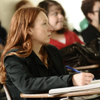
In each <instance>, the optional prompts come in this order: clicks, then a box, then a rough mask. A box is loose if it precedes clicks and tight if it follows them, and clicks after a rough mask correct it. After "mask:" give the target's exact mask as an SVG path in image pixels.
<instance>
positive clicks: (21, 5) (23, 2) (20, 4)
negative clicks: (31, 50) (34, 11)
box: [16, 0, 33, 10]
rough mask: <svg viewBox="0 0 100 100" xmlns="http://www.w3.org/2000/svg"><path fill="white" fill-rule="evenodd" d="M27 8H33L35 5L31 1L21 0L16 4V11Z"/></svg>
mask: <svg viewBox="0 0 100 100" xmlns="http://www.w3.org/2000/svg"><path fill="white" fill-rule="evenodd" d="M25 7H33V4H32V3H31V2H30V1H29V0H21V1H19V2H18V3H17V4H16V10H18V9H19V8H25Z"/></svg>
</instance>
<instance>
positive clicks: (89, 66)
mask: <svg viewBox="0 0 100 100" xmlns="http://www.w3.org/2000/svg"><path fill="white" fill-rule="evenodd" d="M98 67H99V65H98V64H94V65H86V66H79V67H73V68H75V69H77V70H89V69H93V68H98ZM67 70H68V71H71V70H70V69H67Z"/></svg>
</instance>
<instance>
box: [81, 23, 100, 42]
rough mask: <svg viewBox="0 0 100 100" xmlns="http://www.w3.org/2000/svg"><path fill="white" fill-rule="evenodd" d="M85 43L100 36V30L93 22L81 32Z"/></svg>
mask: <svg viewBox="0 0 100 100" xmlns="http://www.w3.org/2000/svg"><path fill="white" fill-rule="evenodd" d="M81 35H82V37H83V39H84V42H85V43H90V42H91V41H92V40H94V39H96V38H97V37H100V32H99V31H98V30H97V29H96V28H95V27H94V26H92V25H91V24H89V26H88V27H87V28H86V29H85V30H83V31H82V32H81Z"/></svg>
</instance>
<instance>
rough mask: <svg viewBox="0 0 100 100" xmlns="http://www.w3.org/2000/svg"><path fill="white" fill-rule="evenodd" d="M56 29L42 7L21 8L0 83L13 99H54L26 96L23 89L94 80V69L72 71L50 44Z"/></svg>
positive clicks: (45, 89) (4, 55)
mask: <svg viewBox="0 0 100 100" xmlns="http://www.w3.org/2000/svg"><path fill="white" fill-rule="evenodd" d="M52 30H53V28H52V27H51V26H50V25H49V22H48V18H47V16H46V13H45V11H44V10H43V9H41V8H36V7H30V8H21V9H18V10H17V11H16V12H15V14H14V15H13V17H12V20H11V24H10V30H9V34H8V37H7V43H6V46H5V48H4V50H3V53H2V56H1V63H0V83H2V84H3V83H6V85H7V87H8V90H9V92H10V94H11V96H12V99H13V100H54V98H50V99H49V98H48V99H46V98H44V99H43V98H40V99H39V98H37V99H28V98H25V99H23V98H20V93H29V94H32V93H48V91H49V90H50V89H53V88H62V87H69V86H73V85H74V86H81V85H87V84H89V83H90V82H91V81H92V80H93V78H94V75H93V74H91V73H79V74H74V75H73V74H69V73H68V71H67V70H66V69H65V67H64V65H63V61H62V57H61V55H60V53H59V50H58V49H57V48H56V47H55V46H53V45H50V44H49V41H50V37H51V32H52ZM58 83H59V84H58ZM55 100H59V98H55Z"/></svg>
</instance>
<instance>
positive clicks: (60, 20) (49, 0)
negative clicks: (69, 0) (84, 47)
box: [38, 0, 84, 49]
mask: <svg viewBox="0 0 100 100" xmlns="http://www.w3.org/2000/svg"><path fill="white" fill-rule="evenodd" d="M38 7H41V8H43V9H45V11H46V14H47V16H48V19H49V23H50V25H51V26H52V27H53V31H52V34H51V39H50V44H53V45H54V46H56V47H57V48H58V49H61V48H63V47H65V46H68V45H71V44H73V43H75V42H79V43H81V44H84V43H83V42H82V41H81V40H80V39H79V37H78V36H77V34H76V33H74V32H72V31H70V30H69V28H68V25H67V19H66V18H65V11H64V9H63V7H62V6H61V5H60V4H59V3H58V2H57V1H54V0H44V1H41V2H40V3H39V4H38Z"/></svg>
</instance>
